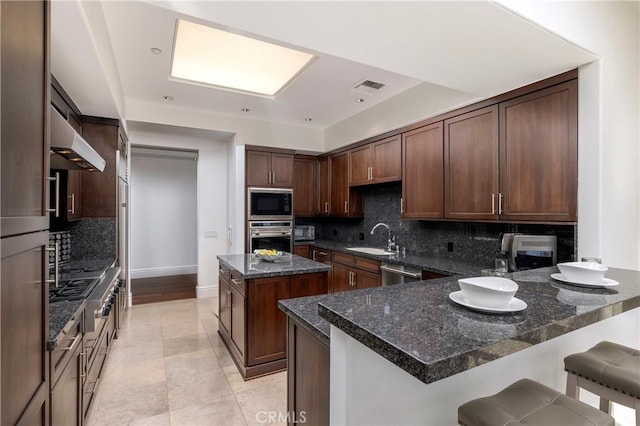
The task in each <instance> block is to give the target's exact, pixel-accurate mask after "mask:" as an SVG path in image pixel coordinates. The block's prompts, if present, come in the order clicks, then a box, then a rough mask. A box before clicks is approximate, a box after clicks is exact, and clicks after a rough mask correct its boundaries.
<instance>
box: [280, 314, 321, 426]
mask: <svg viewBox="0 0 640 426" xmlns="http://www.w3.org/2000/svg"><path fill="white" fill-rule="evenodd" d="M287 353H288V358H287V412H288V414H289V422H288V423H289V425H293V424H297V423H306V424H310V425H320V426H321V425H328V424H329V371H330V369H329V368H330V364H329V361H330V350H329V345H327V344H326V343H324V342H322V341H321V340H320V339H318V338H317V337H315V336H314V335H312V334H311V333H309V332H308V331H307V330H306V329H305V328H304V327H302V326H300V325H299V324H298V323H297V322H296V321H295V320H293V319H291V317H287Z"/></svg>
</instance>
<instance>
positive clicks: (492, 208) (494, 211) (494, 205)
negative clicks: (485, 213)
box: [491, 192, 496, 214]
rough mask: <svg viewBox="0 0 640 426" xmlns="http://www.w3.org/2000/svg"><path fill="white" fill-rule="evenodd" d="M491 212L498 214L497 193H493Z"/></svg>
mask: <svg viewBox="0 0 640 426" xmlns="http://www.w3.org/2000/svg"><path fill="white" fill-rule="evenodd" d="M491 214H496V194H495V192H492V193H491Z"/></svg>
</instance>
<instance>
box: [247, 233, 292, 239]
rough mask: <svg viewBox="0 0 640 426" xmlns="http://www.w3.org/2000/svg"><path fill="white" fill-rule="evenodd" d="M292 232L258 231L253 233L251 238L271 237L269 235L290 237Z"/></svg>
mask: <svg viewBox="0 0 640 426" xmlns="http://www.w3.org/2000/svg"><path fill="white" fill-rule="evenodd" d="M290 236H291V232H290V231H289V232H288V231H282V232H258V233H253V232H252V233H251V238H263V237H264V238H269V237H290Z"/></svg>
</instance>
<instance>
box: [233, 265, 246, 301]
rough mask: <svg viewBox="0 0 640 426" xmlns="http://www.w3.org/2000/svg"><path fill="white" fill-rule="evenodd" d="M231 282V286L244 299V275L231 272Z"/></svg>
mask: <svg viewBox="0 0 640 426" xmlns="http://www.w3.org/2000/svg"><path fill="white" fill-rule="evenodd" d="M229 282H230V283H231V286H232V287H233V288H234V289H235V290H236V291H237V292H238V293H240V294H241V295H242V296H243V297H244V295H245V291H246V285H245V282H244V277H243V276H242V274H241V273H240V272H238V271H234V270H231V279H230V280H229Z"/></svg>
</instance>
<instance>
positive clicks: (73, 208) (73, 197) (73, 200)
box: [71, 193, 76, 214]
mask: <svg viewBox="0 0 640 426" xmlns="http://www.w3.org/2000/svg"><path fill="white" fill-rule="evenodd" d="M71 214H76V194H75V193H72V194H71Z"/></svg>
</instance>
